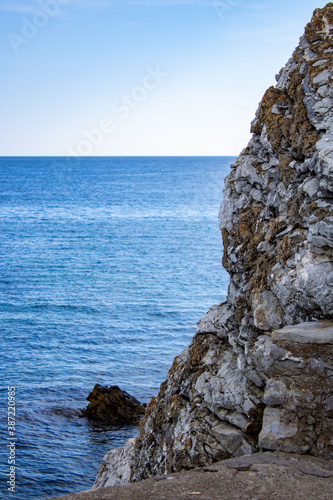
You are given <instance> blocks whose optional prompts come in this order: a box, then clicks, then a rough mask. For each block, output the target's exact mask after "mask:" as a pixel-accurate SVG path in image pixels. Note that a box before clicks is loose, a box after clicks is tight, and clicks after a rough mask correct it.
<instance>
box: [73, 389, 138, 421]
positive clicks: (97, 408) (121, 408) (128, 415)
mask: <svg viewBox="0 0 333 500" xmlns="http://www.w3.org/2000/svg"><path fill="white" fill-rule="evenodd" d="M87 400H88V401H90V403H89V405H88V407H87V409H86V410H85V411H84V412H83V416H84V417H87V418H88V419H89V420H92V421H94V422H98V423H104V424H109V425H129V424H137V423H139V421H140V418H141V417H142V415H143V414H144V413H145V409H146V405H144V404H141V403H140V401H138V400H137V399H135V398H134V397H133V396H130V395H129V394H128V393H127V392H125V391H122V390H121V389H119V387H118V386H116V385H115V386H112V387H102V386H101V385H98V384H96V385H95V387H94V389H93V391H92V392H91V393H90V394H89V396H88V397H87Z"/></svg>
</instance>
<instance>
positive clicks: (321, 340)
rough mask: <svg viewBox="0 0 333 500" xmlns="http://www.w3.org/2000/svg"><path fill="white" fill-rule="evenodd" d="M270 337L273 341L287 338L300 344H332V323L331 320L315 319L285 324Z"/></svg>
mask: <svg viewBox="0 0 333 500" xmlns="http://www.w3.org/2000/svg"><path fill="white" fill-rule="evenodd" d="M272 339H273V340H274V341H276V340H288V341H289V342H299V343H301V344H332V345H333V323H332V321H316V322H309V323H301V324H299V325H293V326H285V327H284V328H282V329H281V330H275V331H274V332H273V334H272Z"/></svg>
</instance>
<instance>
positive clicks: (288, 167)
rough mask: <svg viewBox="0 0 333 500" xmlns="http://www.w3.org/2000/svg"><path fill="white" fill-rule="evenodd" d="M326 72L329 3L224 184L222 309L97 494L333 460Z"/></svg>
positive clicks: (332, 228) (330, 128)
mask: <svg viewBox="0 0 333 500" xmlns="http://www.w3.org/2000/svg"><path fill="white" fill-rule="evenodd" d="M332 70H333V3H329V4H327V5H326V7H325V8H323V9H318V10H316V11H315V13H314V16H313V18H312V21H311V22H310V23H309V24H308V25H307V27H306V29H305V34H304V36H303V37H302V38H301V40H300V44H299V46H298V47H297V49H296V50H295V52H294V54H293V56H292V58H291V59H290V60H289V61H288V63H287V65H286V66H285V67H284V68H283V69H282V70H281V71H280V74H279V75H277V77H276V78H277V85H276V86H275V87H270V88H269V89H268V90H267V92H266V93H265V95H264V97H263V100H262V102H261V104H260V106H259V109H258V111H257V114H256V117H255V119H254V121H253V123H252V132H253V137H252V139H251V141H250V142H249V144H248V146H247V148H246V149H245V150H244V151H243V152H242V154H241V155H240V157H239V158H238V159H237V161H236V162H235V164H234V165H233V166H232V169H231V173H230V174H229V175H228V177H227V178H226V181H225V186H224V194H223V202H222V205H221V210H220V227H221V231H222V236H223V244H224V257H223V265H224V267H225V268H226V269H227V271H228V272H229V274H230V286H229V291H228V297H227V301H226V302H225V303H224V304H220V305H216V306H213V307H212V308H211V309H210V311H209V312H208V313H207V314H206V315H205V316H204V318H202V319H201V320H200V321H199V323H198V329H197V334H196V336H195V337H194V338H193V340H192V342H191V344H190V346H189V347H188V348H187V349H185V350H184V351H183V353H182V354H181V355H180V356H178V357H177V358H175V361H174V363H173V366H172V367H171V369H170V371H169V374H168V377H167V380H166V381H165V382H164V383H163V384H162V385H161V388H160V392H159V394H158V396H157V397H156V398H153V400H152V401H151V402H150V404H149V405H148V408H147V411H146V414H145V417H144V419H143V420H142V422H141V424H140V433H139V437H138V438H136V439H135V441H131V442H130V444H128V445H127V447H125V449H122V450H118V451H117V452H115V451H112V452H110V454H109V455H107V457H106V459H105V462H104V464H103V465H102V467H101V469H100V472H99V474H98V477H97V481H96V487H101V486H103V485H104V484H108V485H111V484H113V482H114V484H119V483H121V482H128V481H137V480H140V479H143V478H146V477H149V476H152V475H158V474H164V473H169V472H175V471H179V470H181V469H190V468H193V467H196V466H204V465H208V464H212V463H213V462H214V461H217V460H222V459H224V458H228V457H237V456H240V455H243V454H248V453H254V452H256V451H259V450H260V449H263V450H280V451H285V452H295V453H311V454H313V455H316V456H321V457H331V458H332V457H333V323H332V319H333V293H332V288H333V212H332V203H333V86H332ZM119 457H120V458H119ZM108 471H109V472H108ZM122 471H123V472H122Z"/></svg>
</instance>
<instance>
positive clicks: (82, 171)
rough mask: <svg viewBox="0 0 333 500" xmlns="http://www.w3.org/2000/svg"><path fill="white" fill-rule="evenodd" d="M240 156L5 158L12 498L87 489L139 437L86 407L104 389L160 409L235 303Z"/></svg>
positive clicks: (6, 474)
mask: <svg viewBox="0 0 333 500" xmlns="http://www.w3.org/2000/svg"><path fill="white" fill-rule="evenodd" d="M233 161H234V158H233V157H146V158H145V157H138V158H136V157H128V158H127V157H119V158H118V157H110V158H109V157H94V158H87V157H86V158H60V157H53V158H46V157H38V158H33V157H29V158H24V157H17V158H14V157H6V158H5V157H3V158H0V326H1V336H0V367H1V368H0V369H1V374H2V375H1V379H2V384H1V391H0V397H1V401H0V403H1V404H0V422H1V447H0V464H1V491H0V498H1V499H7V498H8V499H12V500H40V499H44V498H45V497H48V496H58V495H61V494H65V493H69V492H74V491H79V490H84V489H88V488H90V487H91V486H92V484H93V482H94V480H95V477H96V472H97V469H98V467H99V466H100V465H101V462H102V459H103V456H104V455H105V454H106V453H107V452H108V451H109V450H110V449H112V448H117V447H119V446H122V445H124V443H125V442H126V441H127V439H128V438H130V437H134V436H136V435H137V433H138V430H137V427H136V426H125V427H111V426H103V425H96V424H93V423H91V422H89V421H88V420H87V419H86V418H81V417H80V410H82V409H84V408H85V407H86V406H87V404H88V402H87V401H86V398H87V396H88V395H89V393H90V392H91V391H92V389H93V387H94V385H95V384H101V385H103V386H111V385H118V386H119V387H120V388H121V389H123V390H125V391H127V392H128V393H130V394H131V395H133V396H135V397H136V398H137V399H139V400H140V401H142V402H144V403H148V402H149V400H150V398H151V397H152V396H156V395H157V393H158V390H159V386H160V384H161V383H162V382H163V381H164V380H165V378H166V376H167V372H168V369H169V367H170V366H171V364H172V361H173V359H174V357H175V356H177V355H179V354H180V353H181V351H182V350H183V349H184V348H185V347H187V345H188V344H189V342H190V340H191V338H192V337H193V335H194V334H195V330H196V323H197V322H198V320H199V319H200V318H201V317H202V316H203V315H204V314H205V312H206V311H207V310H208V309H209V307H210V306H211V305H213V304H218V303H221V302H223V301H224V300H225V298H226V294H227V287H228V281H229V279H228V275H227V273H226V271H224V269H223V268H222V265H221V259H222V252H223V250H222V240H221V234H220V231H219V227H218V211H219V206H220V203H221V200H222V188H223V182H224V178H225V176H226V175H227V174H228V172H229V169H230V165H231V164H232V162H233ZM9 417H10V418H9ZM13 460H14V462H13ZM13 484H14V485H15V487H14V489H12V490H9V488H11V485H13Z"/></svg>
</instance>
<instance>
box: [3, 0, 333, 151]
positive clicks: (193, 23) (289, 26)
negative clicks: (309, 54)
mask: <svg viewBox="0 0 333 500" xmlns="http://www.w3.org/2000/svg"><path fill="white" fill-rule="evenodd" d="M326 3H327V2H325V1H320V0H269V1H267V0H221V1H215V2H214V1H206V0H17V1H16V0H0V11H1V16H0V18H1V21H0V34H1V75H2V76H1V82H0V87H1V94H0V95H1V129H0V137H1V143H0V144H1V146H0V155H4V156H5V155H27V156H30V155H36V156H37V155H45V156H47V155H49V156H52V155H57V156H64V155H66V154H69V153H72V154H76V153H78V154H81V155H92V156H98V155H102V156H107V155H147V156H148V155H237V154H238V153H239V152H240V151H241V149H242V148H243V147H244V146H245V144H246V143H247V141H248V139H249V137H250V134H249V128H250V121H251V120H252V119H253V117H254V114H255V111H256V109H257V106H258V103H259V101H260V100H261V97H262V95H263V93H264V91H265V90H266V88H267V87H268V86H269V85H272V84H274V83H275V78H274V77H275V74H276V73H278V72H279V70H280V68H281V67H282V66H283V65H284V64H285V63H286V62H287V60H288V59H289V57H290V56H291V53H292V51H293V49H294V48H295V47H296V45H297V44H298V39H299V37H300V36H301V35H302V34H303V31H304V26H305V24H306V23H307V22H308V21H309V20H310V19H311V15H312V12H313V10H314V9H315V8H317V7H323V6H324V5H325V4H326Z"/></svg>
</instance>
